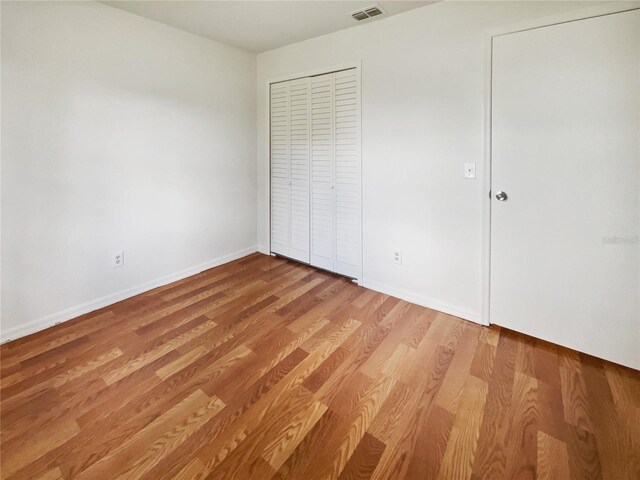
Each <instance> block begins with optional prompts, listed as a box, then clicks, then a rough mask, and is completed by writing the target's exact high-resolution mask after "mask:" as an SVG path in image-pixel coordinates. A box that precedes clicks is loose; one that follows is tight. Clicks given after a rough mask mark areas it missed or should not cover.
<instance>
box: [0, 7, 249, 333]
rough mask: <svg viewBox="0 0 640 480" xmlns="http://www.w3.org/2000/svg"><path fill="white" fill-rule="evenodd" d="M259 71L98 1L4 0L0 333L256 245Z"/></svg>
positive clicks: (34, 325) (233, 53) (245, 60)
mask: <svg viewBox="0 0 640 480" xmlns="http://www.w3.org/2000/svg"><path fill="white" fill-rule="evenodd" d="M255 78H256V59H255V55H254V54H250V53H247V52H244V51H241V50H237V49H234V48H230V47H227V46H224V45H221V44H217V43H215V42H212V41H210V40H206V39H204V38H200V37H197V36H194V35H191V34H188V33H185V32H182V31H180V30H176V29H173V28H170V27H167V26H165V25H161V24H159V23H155V22H152V21H150V20H146V19H143V18H141V17H137V16H135V15H132V14H129V13H126V12H123V11H121V10H117V9H114V8H111V7H107V6H105V5H101V4H97V3H93V2H87V3H84V2H83V3H76V2H55V3H54V2H45V3H40V2H36V3H32V2H17V3H14V2H2V132H1V133H2V150H1V153H2V323H1V325H2V340H7V339H9V338H15V337H16V336H20V335H23V334H26V333H29V332H30V331H34V330H37V329H40V328H43V327H45V326H48V325H50V324H51V323H53V322H55V321H60V320H66V319H68V318H71V317H73V316H75V315H77V314H79V313H83V312H85V311H89V310H92V309H94V308H96V307H99V306H102V305H105V304H109V303H112V302H113V301H115V300H118V299H120V298H123V297H126V296H129V295H131V294H133V293H136V292H138V291H141V290H146V289H148V288H149V287H151V286H154V285H156V284H158V283H162V282H167V281H169V280H170V279H175V278H176V277H179V276H184V275H187V274H189V273H196V272H197V271H200V270H202V269H203V268H206V267H208V266H210V265H212V264H215V263H219V262H221V261H223V260H227V259H229V258H233V257H234V256H238V255H242V254H246V253H248V252H250V251H254V250H255V244H256V191H255V185H256V162H255V154H256V144H255V128H256V125H255V124H256V95H255ZM120 248H122V249H124V250H125V266H124V267H122V268H118V269H112V268H111V266H110V257H111V253H112V252H113V251H114V250H117V249H120Z"/></svg>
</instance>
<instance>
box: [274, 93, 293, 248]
mask: <svg viewBox="0 0 640 480" xmlns="http://www.w3.org/2000/svg"><path fill="white" fill-rule="evenodd" d="M289 128H290V126H289V82H282V83H275V84H272V85H271V251H272V252H274V253H279V254H281V255H287V256H288V255H289V254H290V252H289V249H290V248H289V245H290V224H291V221H290V217H291V186H290V181H291V179H290V163H291V161H290V160H291V159H290V148H289V145H290V138H289V137H290V135H289Z"/></svg>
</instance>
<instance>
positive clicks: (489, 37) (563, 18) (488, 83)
mask: <svg viewBox="0 0 640 480" xmlns="http://www.w3.org/2000/svg"><path fill="white" fill-rule="evenodd" d="M631 10H640V1H624V2H616V3H614V4H602V5H597V6H594V7H587V8H583V9H579V10H574V11H569V12H563V13H559V14H555V15H550V16H545V17H541V18H536V19H531V20H526V21H523V22H518V23H514V24H510V25H505V26H503V27H499V28H496V29H492V30H487V31H486V32H485V33H484V52H483V53H484V55H483V56H484V59H483V77H484V78H483V80H484V81H483V84H484V102H483V103H484V168H483V189H482V243H481V245H482V258H481V262H482V266H481V281H480V285H481V288H482V297H481V306H480V323H482V324H484V325H490V324H491V323H492V322H491V314H490V311H491V310H490V307H491V305H490V302H491V196H490V195H491V174H492V171H491V162H492V152H491V134H492V131H491V118H492V117H491V107H492V94H491V92H492V73H493V39H494V38H495V37H499V36H502V35H509V34H512V33H518V32H523V31H525V30H533V29H536V28H543V27H549V26H551V25H558V24H562V23H568V22H575V21H578V20H585V19H587V18H595V17H602V16H605V15H612V14H616V13H622V12H628V11H631Z"/></svg>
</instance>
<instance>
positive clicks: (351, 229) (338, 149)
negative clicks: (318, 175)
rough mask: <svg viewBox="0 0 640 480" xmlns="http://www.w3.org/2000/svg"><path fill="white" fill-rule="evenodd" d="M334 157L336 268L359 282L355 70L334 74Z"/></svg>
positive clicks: (358, 164)
mask: <svg viewBox="0 0 640 480" xmlns="http://www.w3.org/2000/svg"><path fill="white" fill-rule="evenodd" d="M333 83H334V100H333V104H334V122H333V123H334V158H335V166H334V171H335V212H336V213H335V215H336V222H335V232H336V233H335V235H336V237H335V252H336V257H335V268H334V270H335V271H336V272H337V273H341V274H343V275H347V276H349V277H354V278H358V279H360V277H361V271H362V268H361V261H362V252H361V249H362V234H361V230H362V203H361V202H362V195H361V183H362V181H361V179H362V175H361V161H360V158H361V155H360V82H359V77H358V75H357V71H356V69H355V68H354V69H351V70H344V71H342V72H336V73H334V74H333Z"/></svg>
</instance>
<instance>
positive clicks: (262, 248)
mask: <svg viewBox="0 0 640 480" xmlns="http://www.w3.org/2000/svg"><path fill="white" fill-rule="evenodd" d="M258 251H259V252H260V253H264V254H265V255H271V251H270V250H269V246H268V245H266V246H265V245H258Z"/></svg>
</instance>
